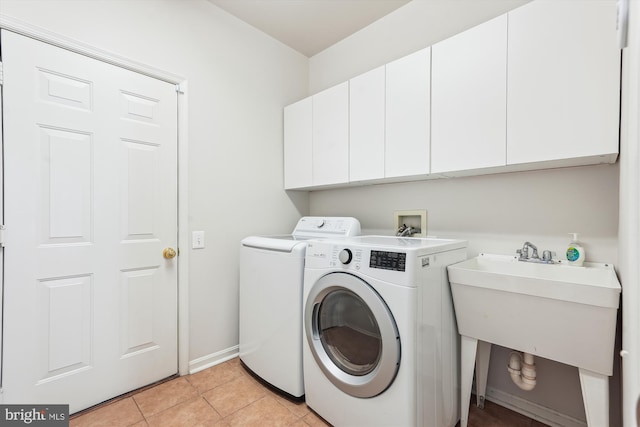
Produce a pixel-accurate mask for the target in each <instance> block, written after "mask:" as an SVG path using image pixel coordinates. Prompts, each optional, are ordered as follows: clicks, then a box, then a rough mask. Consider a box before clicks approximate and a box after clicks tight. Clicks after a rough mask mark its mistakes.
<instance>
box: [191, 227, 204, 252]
mask: <svg viewBox="0 0 640 427" xmlns="http://www.w3.org/2000/svg"><path fill="white" fill-rule="evenodd" d="M191 248H192V249H203V248H204V231H194V232H193V234H192V238H191Z"/></svg>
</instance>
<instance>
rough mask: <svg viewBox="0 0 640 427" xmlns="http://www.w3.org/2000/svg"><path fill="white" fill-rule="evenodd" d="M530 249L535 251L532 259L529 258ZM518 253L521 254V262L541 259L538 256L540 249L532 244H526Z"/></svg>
mask: <svg viewBox="0 0 640 427" xmlns="http://www.w3.org/2000/svg"><path fill="white" fill-rule="evenodd" d="M529 248H531V249H533V253H532V254H531V258H529ZM516 253H518V254H520V260H521V261H524V260H526V259H539V258H540V257H539V256H538V248H537V247H536V245H534V244H533V243H531V242H524V245H522V249H518V250H517V251H516Z"/></svg>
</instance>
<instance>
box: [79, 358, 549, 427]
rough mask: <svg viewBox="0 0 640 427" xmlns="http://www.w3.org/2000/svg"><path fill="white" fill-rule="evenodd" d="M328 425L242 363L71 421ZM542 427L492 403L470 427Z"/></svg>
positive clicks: (115, 425) (116, 426)
mask: <svg viewBox="0 0 640 427" xmlns="http://www.w3.org/2000/svg"><path fill="white" fill-rule="evenodd" d="M474 400H475V397H474V396H472V401H474ZM328 425H329V424H327V423H326V422H325V421H324V420H323V419H322V418H320V417H319V416H318V415H316V414H315V413H314V412H313V411H311V410H310V409H309V408H308V407H307V405H306V404H305V403H304V402H294V401H291V400H289V399H286V398H284V397H282V396H281V395H279V394H277V393H274V392H273V391H272V390H271V389H270V388H268V387H266V386H264V385H263V384H262V383H260V381H258V380H256V379H255V378H254V377H253V376H251V375H250V374H249V373H248V372H247V371H246V370H245V369H244V368H243V367H242V365H241V364H240V360H239V359H238V358H235V359H232V360H230V361H228V362H225V363H222V364H220V365H216V366H213V367H211V368H209V369H206V370H204V371H201V372H198V373H196V374H193V375H187V376H184V377H179V378H175V379H172V380H169V381H167V382H164V383H161V384H159V385H156V386H154V387H151V388H148V389H146V390H143V391H140V392H134V393H131V394H129V395H127V396H124V397H122V398H120V399H114V400H113V401H110V402H108V403H106V404H103V405H100V406H99V407H97V408H95V409H92V410H87V411H83V412H81V413H79V414H76V415H73V416H72V418H71V422H70V426H71V427H98V426H100V427H125V426H134V427H147V426H148V427H156V426H158V427H163V426H167V427H196V426H202V427H214V426H215V427H232V426H242V427H251V426H256V427H257V426H260V427H277V426H293V427H305V426H318V427H326V426H328ZM542 426H544V424H541V423H538V422H537V421H533V420H531V419H529V418H527V417H524V416H522V415H520V414H517V413H515V412H512V411H510V410H508V409H506V408H503V407H501V406H498V405H495V404H493V403H491V402H486V404H485V409H484V410H480V409H478V408H477V407H476V406H475V405H474V404H472V405H471V407H470V411H469V427H542ZM399 427H400V426H399Z"/></svg>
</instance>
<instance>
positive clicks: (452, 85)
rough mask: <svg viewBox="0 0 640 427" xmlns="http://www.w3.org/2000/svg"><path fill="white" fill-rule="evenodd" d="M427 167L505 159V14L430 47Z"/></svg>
mask: <svg viewBox="0 0 640 427" xmlns="http://www.w3.org/2000/svg"><path fill="white" fill-rule="evenodd" d="M431 79H432V80H431V81H432V85H431V86H432V88H431V91H432V92H431V172H432V173H442V172H455V171H464V170H470V169H482V168H489V167H496V166H504V165H505V164H506V146H507V145H506V144H507V141H506V126H507V124H506V121H507V103H506V100H507V16H506V15H502V16H499V17H498V18H495V19H493V20H491V21H489V22H486V23H484V24H481V25H478V26H477V27H474V28H471V29H470V30H467V31H465V32H463V33H460V34H458V35H456V36H453V37H451V38H449V39H446V40H444V41H442V42H440V43H437V44H435V45H433V46H432V75H431Z"/></svg>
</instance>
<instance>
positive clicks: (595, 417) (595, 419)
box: [579, 369, 609, 427]
mask: <svg viewBox="0 0 640 427" xmlns="http://www.w3.org/2000/svg"><path fill="white" fill-rule="evenodd" d="M579 373H580V385H581V387H582V400H583V402H584V411H585V413H586V414H587V426H590V427H609V377H607V376H606V375H601V374H596V373H595V372H592V371H587V370H586V369H579Z"/></svg>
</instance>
